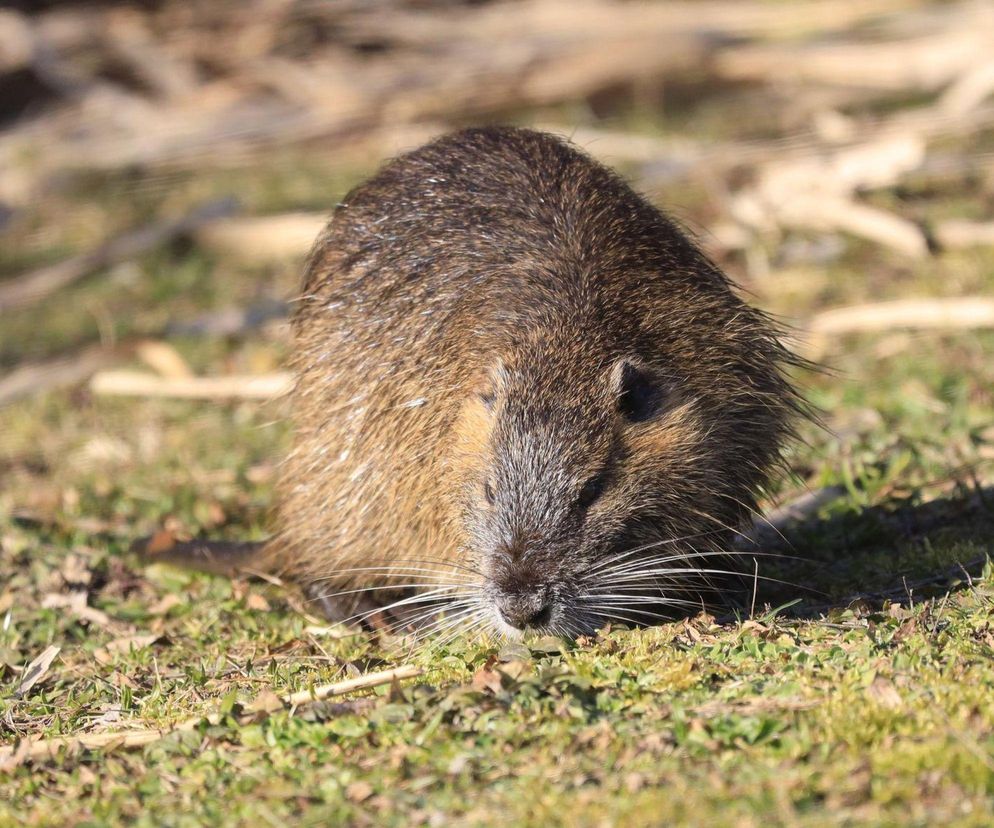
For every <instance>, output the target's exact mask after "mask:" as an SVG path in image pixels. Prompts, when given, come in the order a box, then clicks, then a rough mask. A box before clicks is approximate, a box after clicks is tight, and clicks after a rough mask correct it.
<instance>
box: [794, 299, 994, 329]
mask: <svg viewBox="0 0 994 828" xmlns="http://www.w3.org/2000/svg"><path fill="white" fill-rule="evenodd" d="M990 327H994V299H989V298H987V297H982V296H971V297H966V298H962V299H901V300H898V301H894V302H878V303H874V304H867V305H852V306H850V307H844V308H835V309H833V310H829V311H825V312H823V313H820V314H818V315H817V316H815V317H814V318H812V319H811V320H810V321H809V322H808V325H807V329H808V330H809V331H810V332H811V333H812V334H816V335H821V336H825V335H833V336H836V335H839V334H848V333H866V332H871V331H887V330H891V329H893V328H927V329H949V330H963V329H970V328H990Z"/></svg>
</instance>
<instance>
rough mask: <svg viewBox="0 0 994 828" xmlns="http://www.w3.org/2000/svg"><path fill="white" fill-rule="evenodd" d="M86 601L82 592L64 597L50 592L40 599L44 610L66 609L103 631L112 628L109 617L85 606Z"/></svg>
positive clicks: (86, 597)
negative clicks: (101, 628)
mask: <svg viewBox="0 0 994 828" xmlns="http://www.w3.org/2000/svg"><path fill="white" fill-rule="evenodd" d="M87 600H88V595H87V593H86V592H83V591H82V590H77V591H75V592H70V593H68V594H66V595H63V594H61V593H58V592H50V593H49V594H48V595H46V596H45V597H44V598H42V601H41V605H42V607H43V608H45V609H63V608H64V609H68V610H69V611H70V612H71V613H72V614H73V615H75V616H76V617H77V618H79V619H80V620H82V621H88V622H89V623H91V624H95V625H96V626H98V627H103V628H104V629H111V628H113V627H114V622H113V621H111V619H110V616H109V615H107V613H106V612H104V611H103V610H98V609H97V608H96V607H91V606H90V605H89V604H87Z"/></svg>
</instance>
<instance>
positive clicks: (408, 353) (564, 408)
mask: <svg viewBox="0 0 994 828" xmlns="http://www.w3.org/2000/svg"><path fill="white" fill-rule="evenodd" d="M293 328H294V336H295V341H294V348H293V368H294V369H295V371H296V372H297V375H298V385H297V388H296V391H295V393H294V397H293V400H292V406H293V412H294V414H293V416H294V421H295V426H296V442H295V444H294V448H293V451H292V453H291V455H290V456H289V458H288V459H287V461H286V464H285V467H284V474H283V482H282V491H281V500H280V504H279V532H278V534H277V536H276V537H275V538H274V541H273V543H272V544H271V546H270V550H271V554H272V555H273V556H274V557H275V559H276V561H277V562H278V566H279V567H280V568H281V569H282V570H284V571H286V572H288V573H290V574H292V575H294V576H295V577H297V578H300V579H302V580H304V581H321V583H326V584H327V585H328V590H329V591H336V590H348V589H350V588H352V587H357V588H358V587H367V586H376V585H380V584H383V585H386V584H413V585H416V586H419V587H421V588H422V589H431V588H432V586H431V584H432V583H434V582H444V583H445V584H447V585H448V587H449V588H452V590H453V591H452V595H453V596H457V600H458V602H459V603H457V606H458V607H460V608H462V609H465V610H466V611H467V612H469V611H470V610H473V611H475V610H479V613H481V615H480V618H481V619H482V618H483V617H484V615H485V616H486V617H487V618H488V619H490V620H492V621H494V623H495V624H496V625H497V626H502V625H505V623H506V624H509V625H510V626H511V627H515V628H520V627H524V626H526V625H529V626H533V627H542V628H549V629H556V630H560V631H574V632H575V631H579V630H585V629H589V628H591V627H593V626H596V623H597V622H598V621H599V620H603V618H606V617H610V616H612V615H613V616H616V617H626V618H628V619H631V620H646V618H648V617H649V616H650V615H652V614H653V613H655V612H656V611H657V608H655V607H654V608H653V611H652V613H650V612H649V610H648V609H645V610H643V609H641V606H642V604H643V603H644V604H646V606H648V602H649V600H650V593H651V596H652V601H653V603H654V604H658V603H659V602H660V595H662V602H663V603H665V604H668V605H670V606H680V605H681V602H682V601H689V602H694V601H696V597H695V596H694V594H693V589H694V587H695V584H697V583H698V582H699V581H700V580H701V579H700V578H698V579H697V580H696V581H695V579H694V578H693V577H691V576H689V575H685V574H684V573H686V572H687V570H686V566H687V564H688V563H689V564H690V565H691V566H692V567H693V568H694V569H696V570H702V569H708V568H712V569H713V568H715V567H713V566H712V565H709V563H708V561H709V558H708V557H707V555H708V554H710V553H712V552H717V551H720V550H722V549H723V548H724V546H725V544H726V542H727V540H728V529H729V527H735V526H737V525H739V524H740V523H741V522H742V519H743V518H744V517H745V516H746V514H747V513H748V511H749V510H750V509H751V508H752V507H753V505H754V496H755V493H756V491H757V489H758V487H760V486H761V485H762V484H763V483H764V482H765V480H766V478H767V475H768V474H769V471H770V469H771V467H772V466H773V465H774V464H775V462H776V460H777V458H778V456H779V452H780V448H781V444H782V442H783V440H784V438H785V437H786V436H787V434H788V432H789V420H790V418H791V414H792V413H793V412H794V411H795V410H796V404H795V397H794V395H793V392H792V391H791V389H790V387H789V386H788V385H787V383H786V382H785V380H784V378H783V375H782V373H781V366H782V365H783V364H784V363H785V362H786V361H788V360H789V356H788V354H787V353H786V352H785V351H784V350H783V349H782V348H781V347H780V345H779V344H778V342H777V339H776V337H775V335H774V331H773V330H772V329H771V328H770V326H769V324H768V322H767V320H766V319H765V318H764V317H763V316H762V315H761V314H759V313H758V312H756V311H754V310H752V309H750V308H749V307H747V306H746V305H744V304H743V303H742V302H741V301H740V300H739V299H738V298H737V297H736V296H735V295H734V294H733V293H732V291H731V290H730V288H729V284H728V282H727V280H726V279H725V278H724V276H723V275H722V274H721V273H720V272H719V271H718V270H717V269H716V268H715V267H714V265H712V264H711V263H710V262H709V261H708V260H707V259H706V258H705V257H704V256H703V255H702V254H701V253H700V251H699V250H698V249H697V248H696V247H695V246H694V244H693V243H691V242H690V241H689V240H688V239H687V238H686V237H685V236H684V235H683V234H682V233H681V232H680V231H679V230H678V229H677V228H676V227H675V226H674V225H673V224H672V222H670V221H669V220H668V219H666V218H665V217H664V216H663V215H662V214H661V213H660V212H659V211H657V210H656V209H655V208H653V207H652V206H650V205H649V204H648V203H646V202H645V201H644V200H643V199H642V198H640V197H639V196H638V195H636V194H635V193H634V192H633V191H632V190H631V189H630V188H629V187H628V185H627V184H625V183H624V182H623V181H622V180H621V179H620V178H619V177H618V176H616V175H615V174H614V173H612V172H610V171H609V170H607V169H606V168H604V167H603V166H601V165H599V164H597V163H595V162H594V161H592V160H591V159H590V158H588V157H587V156H586V155H584V154H583V153H581V152H580V151H578V150H577V149H576V148H574V147H572V146H571V145H569V144H568V143H566V142H564V141H561V140H559V139H557V138H554V137H551V136H548V135H544V134H541V133H537V132H531V131H528V130H519V129H509V128H486V129H471V130H466V131H462V132H457V133H455V134H452V135H449V136H446V137H444V138H442V139H440V140H438V141H435V142H434V143H431V144H429V145H428V146H425V147H423V148H421V149H419V150H416V151H414V152H411V153H409V154H407V155H404V156H402V157H401V158H398V159H396V160H394V161H393V162H391V163H389V164H388V165H387V166H386V167H385V168H384V169H383V170H382V171H381V172H380V173H379V174H377V175H376V176H375V177H374V178H372V179H371V180H370V181H368V182H367V183H365V184H363V185H362V186H360V187H358V188H357V189H356V190H354V191H353V192H352V193H350V194H349V195H348V196H347V197H346V199H345V201H344V202H343V203H342V204H341V205H339V207H338V208H337V210H336V211H335V214H334V217H333V218H332V220H331V222H330V224H329V225H328V228H327V229H326V231H325V232H324V233H323V234H322V236H321V237H320V238H319V239H318V241H317V243H316V245H315V248H314V251H313V253H312V256H311V259H310V262H309V264H308V267H307V273H306V278H305V283H304V290H303V296H302V298H301V299H300V302H299V306H298V309H297V312H296V315H295V318H294V323H293ZM635 550H641V551H635ZM677 558H679V560H677ZM636 562H638V565H637V566H636V565H634V564H635V563H636ZM674 570H679V571H678V572H675V571H674ZM443 572H444V573H447V574H445V575H443V574H440V573H443ZM636 572H640V573H647V574H644V575H642V576H641V577H640V578H636V577H635V573H636ZM402 573H405V576H404V577H400V576H401V574H402ZM598 573H599V574H598ZM438 588H441V587H438ZM444 594H446V595H448V593H444ZM608 595H611V596H616V595H622V596H627V599H628V600H627V605H628V610H627V611H625V610H623V609H622V605H623V603H626V602H625V601H622V600H621V599H618V598H616V597H612V598H608V597H604V596H608ZM609 610H610V611H609ZM640 613H641V617H640V616H639V614H640Z"/></svg>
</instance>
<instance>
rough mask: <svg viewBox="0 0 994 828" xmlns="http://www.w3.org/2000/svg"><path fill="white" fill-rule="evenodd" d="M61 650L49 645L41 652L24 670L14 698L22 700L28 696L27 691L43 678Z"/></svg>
mask: <svg viewBox="0 0 994 828" xmlns="http://www.w3.org/2000/svg"><path fill="white" fill-rule="evenodd" d="M61 649H62V648H61V647H57V646H55V645H54V644H51V645H49V646H48V647H46V648H45V649H44V650H43V651H42V652H41V655H39V656H38V657H37V658H35V659H34V661H32V662H31V663H30V664H29V665H28V666H27V667H25V668H24V675H23V676H21V683H20V684H19V685H18V686H17V690H16V691H15V693H14V697H15V698H18V699H23V698H24V697H25V696H26V695H27V694H28V691H29V690H30V689H31V688H32V687H34V686H35V685H36V684H37V683H38V682H39V681H41V680H42V679H43V678H44V677H45V674H46V673H47V672H48V668H49V667H51V666H52V662H53V661H55V657H56V656H57V655H58V654H59V651H60V650H61Z"/></svg>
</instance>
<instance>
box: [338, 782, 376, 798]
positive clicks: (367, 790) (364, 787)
mask: <svg viewBox="0 0 994 828" xmlns="http://www.w3.org/2000/svg"><path fill="white" fill-rule="evenodd" d="M372 795H373V786H372V785H370V784H369V783H368V782H362V781H360V782H353V783H352V784H351V785H349V786H348V787H347V788H346V789H345V796H346V797H347V798H348V800H349V802H365V801H366V800H367V799H369V798H370V797H371V796H372Z"/></svg>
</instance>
